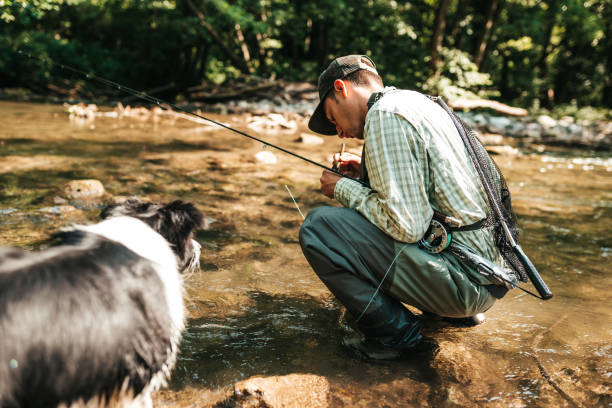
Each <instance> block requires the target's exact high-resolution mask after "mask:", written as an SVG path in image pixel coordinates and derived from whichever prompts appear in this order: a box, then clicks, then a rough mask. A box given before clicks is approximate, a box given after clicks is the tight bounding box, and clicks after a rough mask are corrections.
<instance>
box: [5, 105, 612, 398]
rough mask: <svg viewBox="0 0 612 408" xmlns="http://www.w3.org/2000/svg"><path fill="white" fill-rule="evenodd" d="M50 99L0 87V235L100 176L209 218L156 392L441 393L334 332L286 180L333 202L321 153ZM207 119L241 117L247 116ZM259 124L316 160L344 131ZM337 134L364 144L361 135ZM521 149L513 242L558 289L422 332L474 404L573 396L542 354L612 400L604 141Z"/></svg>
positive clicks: (510, 158) (326, 155) (334, 320)
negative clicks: (294, 385) (344, 343)
mask: <svg viewBox="0 0 612 408" xmlns="http://www.w3.org/2000/svg"><path fill="white" fill-rule="evenodd" d="M62 110H63V108H62V107H59V106H50V105H34V104H17V103H7V102H0V111H1V112H0V113H1V114H2V117H3V126H2V128H0V188H1V190H0V197H1V204H0V236H1V237H2V238H1V241H0V244H2V245H19V246H22V247H25V248H36V247H37V246H38V245H40V243H41V242H43V240H44V238H45V236H46V234H47V233H48V232H50V231H53V230H55V229H57V228H59V227H61V226H65V225H70V224H73V223H77V222H91V221H93V220H94V219H95V217H96V215H97V212H98V209H97V208H98V207H90V208H85V207H83V208H75V209H74V211H70V212H61V211H59V210H58V211H55V212H54V210H44V209H49V208H53V207H54V206H57V203H56V201H55V200H56V197H58V196H61V195H62V186H63V185H64V184H65V183H66V182H68V181H70V180H72V179H84V178H94V179H98V180H100V181H102V183H103V184H104V186H105V188H106V190H107V191H108V193H109V197H110V195H112V196H131V195H138V196H140V197H145V198H149V199H152V200H160V201H169V200H173V199H178V198H180V199H182V200H186V201H191V202H194V203H195V204H196V205H197V206H198V208H200V209H201V210H202V211H203V212H204V213H205V214H206V215H207V217H209V218H210V220H212V221H211V223H210V226H209V229H208V230H205V231H201V232H199V233H198V235H197V239H198V241H199V242H201V243H202V245H203V247H202V249H203V251H202V269H201V271H199V272H197V273H194V274H193V275H191V276H190V277H189V278H188V281H187V283H186V286H187V296H188V298H187V305H188V311H189V315H190V320H189V322H188V327H187V332H186V333H185V337H184V340H183V343H182V352H181V354H180V355H179V359H178V363H177V367H176V369H175V371H174V374H173V376H172V380H171V384H170V391H168V392H173V393H176V395H177V399H178V400H179V401H180V400H181V395H182V394H181V392H182V390H184V389H187V388H196V389H197V388H200V389H204V388H207V389H210V388H223V387H227V386H229V385H230V384H232V383H234V382H235V381H237V380H240V379H244V378H248V377H250V376H253V375H282V374H288V373H295V372H300V373H314V374H318V375H322V376H325V377H327V378H328V379H329V381H330V383H331V384H332V386H333V387H334V388H333V389H334V390H336V392H344V393H347V395H348V394H350V395H352V397H351V398H353V399H352V400H351V401H352V403H354V405H359V404H362V405H369V406H372V405H373V406H377V405H379V404H380V406H383V405H384V404H383V403H382V402H380V401H387V403H389V404H390V406H398V405H400V406H401V405H402V403H400V402H399V401H409V400H410V398H409V397H408V396H407V395H409V394H410V393H411V392H413V391H410V389H414V387H416V385H415V384H420V385H419V386H421V387H424V388H419V389H420V390H422V392H423V393H424V394H426V395H427V396H426V397H424V398H425V399H424V401H429V403H430V404H431V406H435V405H436V403H444V401H447V399H448V398H450V397H448V395H450V394H448V393H447V394H444V395H442V394H440V392H441V391H440V390H441V389H442V390H451V389H453V387H455V386H456V384H455V385H453V383H451V382H448V380H446V379H445V377H443V376H442V377H441V376H439V375H438V374H439V373H437V372H436V371H435V370H432V368H431V367H430V363H431V361H429V360H426V359H422V358H415V359H413V360H409V361H403V362H397V363H385V364H372V363H367V362H362V361H360V360H357V359H355V358H353V357H352V356H350V355H349V354H347V353H346V352H345V351H344V350H343V349H342V348H341V347H340V345H339V344H340V341H341V339H342V338H343V337H344V336H346V335H347V334H348V333H349V329H348V328H347V326H346V324H345V323H344V319H343V318H342V308H341V307H339V305H338V304H337V303H336V302H335V301H333V299H332V298H331V296H330V295H329V292H328V291H327V290H326V288H325V287H324V286H323V285H322V284H321V283H320V282H319V281H318V279H317V278H316V276H314V274H313V272H312V271H311V269H310V267H309V266H308V264H307V262H306V261H305V260H304V258H303V256H302V255H301V251H300V249H299V244H298V243H297V239H296V238H297V230H298V227H299V225H300V222H301V217H300V216H299V214H298V212H297V210H296V209H295V207H294V205H293V202H292V201H291V198H290V197H289V196H288V194H287V191H286V189H285V187H284V185H285V184H287V185H289V186H290V187H291V191H292V192H293V194H294V196H295V198H296V200H297V202H298V204H299V205H300V208H301V209H302V211H303V212H306V211H308V210H310V209H312V208H314V207H316V206H318V205H330V204H331V203H332V202H331V201H330V200H327V199H325V198H324V197H323V196H321V195H320V193H319V192H318V178H319V173H320V172H319V169H318V168H316V167H315V166H310V165H308V164H306V163H303V162H300V161H298V160H296V159H294V158H291V157H287V156H285V155H283V153H278V152H274V153H275V154H276V155H277V157H278V158H279V162H278V163H277V164H275V165H262V164H257V163H256V162H255V160H254V155H255V153H257V152H258V151H260V150H261V149H262V148H261V146H260V145H258V144H257V143H255V142H252V141H249V140H247V139H245V138H242V137H240V136H237V135H234V134H231V133H229V132H227V131H224V130H212V131H211V130H210V129H209V128H208V127H206V128H201V127H199V125H197V124H193V123H190V122H187V121H181V120H176V121H174V120H171V119H168V118H165V119H163V120H160V121H138V120H135V119H127V118H124V119H111V118H98V119H96V120H95V121H94V122H75V121H69V120H68V117H67V115H66V114H65V113H63V112H62ZM215 119H217V120H220V121H222V122H225V123H229V124H231V125H232V126H236V127H238V128H239V129H243V130H246V125H245V123H246V120H245V117H243V116H227V115H226V116H215ZM299 131H304V129H303V128H302V129H300V130H299ZM298 134H299V132H298ZM259 136H262V137H265V138H266V140H269V141H270V142H271V143H276V144H279V145H281V146H283V147H286V148H288V149H290V150H295V151H297V152H298V153H300V154H303V155H305V156H307V157H309V158H312V159H313V160H316V161H319V162H328V161H329V159H330V157H331V154H332V153H333V152H335V151H337V149H338V145H339V142H338V140H337V139H335V138H326V139H325V140H324V144H323V145H319V146H307V145H302V144H300V143H298V142H297V141H296V139H297V136H298V135H297V134H294V133H282V132H277V133H273V132H269V133H268V134H265V135H259ZM347 146H348V149H349V150H350V149H353V150H355V151H357V152H358V151H359V150H360V148H359V145H358V142H356V141H351V142H350V143H349V144H347ZM516 147H518V148H519V149H520V151H521V154H519V155H507V156H504V155H502V156H496V161H497V162H498V164H499V166H500V167H501V169H502V170H503V172H504V173H505V175H506V178H507V179H508V182H509V185H510V188H511V190H512V192H513V203H514V206H515V209H516V211H517V213H518V215H519V224H520V226H521V228H522V231H521V235H520V240H521V244H522V246H523V248H524V249H525V251H526V252H527V253H528V254H529V255H530V257H531V259H532V261H533V262H534V264H535V265H536V266H537V267H538V269H539V270H540V272H541V274H542V276H543V278H544V279H545V280H546V281H547V283H548V285H549V286H550V288H551V289H552V291H553V292H554V295H555V296H554V298H553V299H552V300H550V301H547V302H543V301H539V300H537V299H534V298H532V297H530V296H528V295H526V294H524V293H523V292H520V291H518V290H515V291H512V292H511V293H510V294H509V295H508V296H506V298H504V299H503V300H502V301H500V302H498V304H497V305H495V306H494V308H493V309H492V310H491V311H490V312H489V313H487V317H488V321H487V322H486V323H485V324H484V325H482V326H480V327H477V328H474V329H451V328H430V329H428V330H426V335H428V336H430V337H432V338H433V339H435V341H437V342H438V343H444V342H452V343H453V344H461V345H464V346H465V347H467V349H468V350H469V352H470V353H471V356H472V360H473V361H474V362H475V364H477V366H476V368H477V369H476V370H474V371H475V374H474V375H475V378H476V377H478V375H480V377H478V378H481V380H480V381H474V382H472V383H470V384H469V385H466V387H468V388H466V389H467V390H469V395H470V396H469V400H468V401H472V402H473V403H477V404H485V405H486V404H495V403H498V404H500V405H499V406H525V405H537V406H563V405H564V404H567V402H566V401H565V400H564V399H563V398H562V397H561V396H560V394H559V393H558V392H556V391H555V390H554V389H553V388H552V387H551V385H550V383H549V382H548V381H547V380H546V379H545V378H544V376H543V375H542V372H541V368H540V367H538V364H540V365H541V366H542V368H543V369H544V370H545V372H546V373H547V374H548V375H549V376H550V378H551V379H552V380H553V381H554V382H555V383H556V384H558V385H559V386H560V387H561V388H562V389H563V390H565V392H567V393H568V394H570V395H571V396H572V397H573V398H575V399H576V400H577V401H581V402H582V403H583V404H585V406H589V405H595V406H612V405H611V404H612V399H611V397H610V386H611V383H612V345H611V344H612V342H611V341H610V340H611V338H612V324H611V323H612V309H611V308H610V306H611V302H610V300H609V299H610V297H609V293H611V292H612V277H611V276H610V273H609V271H610V253H611V251H612V232H611V229H612V222H611V221H610V219H611V218H612V189H611V188H610V187H611V185H612V184H610V176H611V175H612V158H611V155H610V154H609V153H605V152H585V151H573V150H569V149H551V148H543V147H537V146H536V147H533V146H520V145H519V146H516ZM269 151H271V150H269ZM107 199H108V198H107ZM102 204H103V203H99V205H102ZM478 373H480V374H478ZM483 373H488V374H487V376H486V378H483V377H485V375H484V374H483ZM339 390H342V391H339ZM445 392H446V391H445ZM449 392H450V391H449ZM466 392H467V391H466ZM402 393H404V394H402ZM402 395H403V396H402ZM410 395H412V394H410ZM441 395H442V396H441ZM394 398H395V399H396V400H394ZM405 404H406V406H411V405H412V403H408V402H405ZM179 405H180V403H179Z"/></svg>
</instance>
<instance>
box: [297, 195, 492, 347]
mask: <svg viewBox="0 0 612 408" xmlns="http://www.w3.org/2000/svg"><path fill="white" fill-rule="evenodd" d="M300 244H301V246H302V251H303V252H304V255H305V257H306V259H307V260H308V262H309V263H310V265H311V266H312V268H313V269H314V271H315V273H316V274H317V275H318V276H319V278H320V279H321V281H322V282H323V283H324V284H325V285H326V286H327V287H328V288H329V290H330V291H331V292H332V293H333V294H334V295H335V296H336V298H338V300H340V302H341V303H342V304H343V305H344V306H345V307H346V308H347V310H348V311H349V312H350V313H351V315H352V316H354V317H355V318H359V321H358V325H359V328H360V330H361V331H362V332H363V334H364V335H365V336H366V337H368V338H375V339H378V340H379V341H380V342H382V343H383V344H386V345H389V346H393V347H400V348H401V347H411V346H412V345H414V344H416V343H418V341H419V340H420V339H421V335H420V328H421V326H420V323H419V322H418V319H417V318H416V317H415V316H414V315H413V314H412V313H411V312H410V311H409V310H408V309H407V308H405V307H404V306H403V305H402V303H406V304H409V305H412V306H415V307H417V308H419V309H420V310H422V311H427V312H432V313H435V314H437V315H440V316H449V317H467V316H474V315H475V314H477V313H481V312H484V311H486V310H488V309H489V308H490V307H491V306H493V304H494V303H495V298H494V297H493V296H492V295H491V294H490V293H489V291H488V290H487V288H486V285H487V283H488V282H487V281H486V279H484V278H483V277H482V276H481V275H479V274H478V273H477V272H475V271H472V270H471V269H470V268H468V267H467V266H465V265H463V264H462V263H461V262H460V261H459V260H457V259H455V257H454V256H453V255H452V254H449V253H445V252H443V253H441V254H430V253H428V252H425V251H424V250H422V249H420V248H419V247H418V246H417V245H416V244H404V243H401V242H397V241H395V240H393V239H392V238H391V237H389V236H388V235H386V234H385V233H384V232H382V231H381V230H379V229H378V228H377V227H376V226H374V225H373V224H372V223H370V222H369V221H368V220H366V219H365V218H364V217H363V216H362V215H361V214H359V213H358V212H357V211H355V210H352V209H349V208H342V207H318V208H315V209H314V210H312V211H310V213H309V214H308V216H307V217H306V220H305V221H304V223H303V224H302V227H301V228H300ZM399 251H401V253H400V254H399V255H398V256H397V259H396V260H395V262H393V260H394V259H395V258H396V255H397V254H398V252H399ZM392 263H393V265H391V264H392ZM387 272H388V273H387ZM385 274H387V276H386V278H385V280H384V282H383V284H382V286H381V287H380V290H379V291H378V292H377V288H378V287H379V284H380V282H381V280H382V279H383V276H385ZM366 306H367V309H366ZM364 310H365V312H364Z"/></svg>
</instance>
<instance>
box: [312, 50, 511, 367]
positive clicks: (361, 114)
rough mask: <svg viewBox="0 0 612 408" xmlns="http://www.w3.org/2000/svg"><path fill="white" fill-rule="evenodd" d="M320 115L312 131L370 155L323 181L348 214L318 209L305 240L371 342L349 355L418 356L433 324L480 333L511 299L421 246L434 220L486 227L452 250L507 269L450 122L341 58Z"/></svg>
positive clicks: (355, 59) (345, 158)
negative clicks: (451, 323) (456, 323)
mask: <svg viewBox="0 0 612 408" xmlns="http://www.w3.org/2000/svg"><path fill="white" fill-rule="evenodd" d="M318 88H319V97H320V101H319V105H318V106H317V108H316V110H315V111H314V113H313V115H312V117H311V119H310V122H309V124H308V126H309V128H310V129H311V130H312V131H314V132H317V133H320V134H323V135H335V134H337V135H338V136H339V137H340V138H357V139H363V140H364V148H363V153H362V156H361V157H359V156H356V155H353V154H350V153H344V154H336V155H335V156H334V162H335V164H337V165H338V166H339V167H338V168H339V170H340V172H342V173H343V174H345V175H349V176H352V177H353V178H359V179H360V180H362V181H364V182H365V183H366V185H369V186H370V187H368V186H366V185H364V184H362V183H359V182H357V181H355V180H352V179H351V178H347V177H341V176H339V175H338V174H335V173H333V172H330V171H327V170H324V171H323V174H322V175H321V179H320V181H321V191H322V193H323V194H324V195H326V196H327V197H329V198H333V199H335V200H337V201H338V202H339V203H340V204H342V206H343V207H319V208H315V209H314V210H312V211H311V212H310V213H309V214H308V217H307V218H306V220H305V221H304V223H303V225H302V227H301V229H300V244H301V246H302V250H303V252H304V255H305V257H306V258H307V260H308V262H309V263H310V265H311V266H312V268H313V269H314V271H315V272H316V274H317V275H318V276H319V278H320V279H321V281H322V282H323V283H324V284H325V285H326V286H327V287H328V288H329V290H330V291H331V292H332V293H333V294H334V295H335V296H336V298H337V299H338V300H339V301H340V302H341V303H342V304H343V305H344V306H345V307H346V309H347V310H348V311H349V312H350V314H351V315H352V316H353V317H354V318H355V319H356V321H357V325H358V327H359V329H360V331H361V332H362V333H363V335H364V336H365V337H361V336H359V337H356V338H353V339H347V340H345V345H347V346H349V347H351V348H352V349H354V350H356V351H358V352H359V353H360V354H362V355H364V356H366V357H371V358H395V357H397V356H399V355H400V354H403V353H406V352H408V353H410V351H411V350H415V349H414V346H416V345H417V344H418V343H419V342H420V341H421V340H422V335H421V333H420V332H421V323H420V319H419V318H417V316H415V315H413V314H412V313H411V312H410V311H409V310H408V309H407V308H405V307H404V305H402V303H405V304H408V305H412V306H415V307H416V308H418V309H420V310H421V311H423V312H424V313H426V314H430V315H432V314H433V315H437V316H444V317H448V318H458V319H463V321H464V322H473V324H477V323H479V322H480V321H482V318H483V316H482V315H480V314H481V313H483V312H485V311H486V310H488V309H489V308H490V307H491V306H493V304H494V303H495V300H496V299H497V298H501V297H502V296H503V295H505V293H506V291H507V289H506V288H505V287H502V286H496V285H492V284H491V282H489V281H488V280H487V279H486V278H485V277H484V276H482V275H480V274H478V273H477V272H476V271H474V270H473V269H471V268H470V267H469V266H467V265H466V264H464V263H463V262H462V261H461V260H460V259H457V258H455V256H454V255H453V254H451V253H449V252H447V251H443V252H441V253H430V252H427V251H425V250H423V249H422V248H421V247H420V246H419V245H418V243H417V242H418V241H419V240H420V239H421V238H423V236H424V234H425V232H426V231H427V229H428V228H429V226H430V222H431V220H432V217H433V214H434V210H436V211H439V212H440V213H443V214H445V215H448V216H452V217H454V218H456V219H458V220H459V221H460V222H461V224H462V225H464V226H478V227H477V228H467V230H464V231H461V230H459V231H457V232H455V233H453V239H454V240H456V241H457V242H461V243H462V244H465V245H467V246H469V247H470V248H472V250H474V251H475V252H477V253H478V254H479V255H481V256H482V257H484V258H486V259H488V260H490V261H492V262H494V263H495V264H497V265H503V260H502V257H501V254H500V252H499V250H498V249H497V248H496V246H495V242H494V238H493V232H492V228H491V227H489V228H482V227H480V226H479V222H480V221H481V220H484V219H486V218H487V212H488V206H487V198H486V195H485V192H484V191H483V188H482V185H481V182H480V180H479V178H478V174H477V173H476V171H475V170H474V167H473V164H472V162H471V159H470V157H469V155H468V153H467V150H466V148H465V146H464V144H463V142H462V139H461V137H460V135H459V133H458V131H457V129H456V128H455V126H454V124H453V121H452V120H451V117H450V116H449V114H448V113H447V112H445V111H444V110H443V109H442V108H441V107H440V106H439V105H438V104H437V103H435V102H433V101H432V100H430V99H429V98H428V97H426V96H425V95H422V94H420V93H418V92H414V91H408V90H400V89H395V88H392V87H386V88H385V87H384V86H383V82H382V79H381V77H380V76H379V75H378V72H377V71H376V68H375V64H374V62H373V61H372V60H371V59H369V58H368V57H366V56H362V55H349V56H344V57H340V58H337V59H335V60H334V61H333V62H332V63H331V64H330V65H329V67H328V68H327V69H326V70H325V71H323V73H322V74H321V76H320V77H319V84H318Z"/></svg>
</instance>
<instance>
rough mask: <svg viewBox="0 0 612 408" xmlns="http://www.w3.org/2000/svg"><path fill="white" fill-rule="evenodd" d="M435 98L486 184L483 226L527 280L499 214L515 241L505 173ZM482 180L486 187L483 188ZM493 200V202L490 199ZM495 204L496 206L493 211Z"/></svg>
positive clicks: (518, 274) (452, 112)
mask: <svg viewBox="0 0 612 408" xmlns="http://www.w3.org/2000/svg"><path fill="white" fill-rule="evenodd" d="M432 99H433V100H434V101H435V102H437V103H438V104H439V105H440V106H441V107H442V108H443V109H444V110H445V111H446V112H447V113H448V114H449V115H450V116H451V119H453V122H454V123H455V126H456V127H457V130H458V131H459V134H460V135H461V138H462V139H463V141H464V143H465V145H466V148H467V149H468V152H469V153H470V157H471V159H472V162H473V163H474V167H475V169H476V171H477V172H478V175H479V176H480V181H481V183H482V184H483V187H484V188H485V192H486V191H487V190H489V194H487V199H488V201H489V215H488V217H487V219H486V220H485V222H484V223H483V226H484V227H488V226H493V227H494V228H493V234H494V237H495V245H496V246H497V248H498V249H499V251H500V252H501V254H502V256H503V257H504V259H505V260H506V262H507V263H508V265H509V266H510V267H511V269H512V272H513V273H514V274H515V275H516V277H517V278H518V279H520V280H521V281H523V282H526V281H527V272H526V271H525V267H524V266H523V264H522V262H521V261H520V260H519V258H518V257H517V256H516V254H515V253H514V251H513V250H512V244H511V242H510V240H509V238H508V237H507V235H506V233H505V232H504V228H503V227H502V223H501V220H500V219H499V215H498V213H499V214H501V217H503V220H504V221H505V223H506V226H507V227H508V230H509V231H510V234H511V235H512V238H513V239H514V242H516V243H518V235H519V231H518V228H517V225H516V221H517V220H516V214H515V213H514V210H513V209H512V198H511V196H510V190H509V189H508V185H507V184H506V180H505V178H504V175H503V174H502V172H501V170H500V169H499V167H497V164H496V163H495V162H494V161H493V159H492V158H491V156H490V155H489V153H488V152H487V150H486V149H485V147H484V145H483V144H482V142H481V141H480V139H478V137H477V136H476V134H475V133H474V131H473V130H472V129H471V128H470V126H468V125H467V124H466V123H465V122H464V121H463V120H462V119H461V118H460V117H459V116H457V114H456V113H455V112H454V111H453V110H452V109H451V108H449V107H448V106H447V105H446V103H444V101H443V100H442V98H439V97H438V98H432ZM485 184H487V185H488V187H489V188H486V186H485ZM492 201H493V202H492ZM494 207H496V208H499V211H496V210H495V209H494Z"/></svg>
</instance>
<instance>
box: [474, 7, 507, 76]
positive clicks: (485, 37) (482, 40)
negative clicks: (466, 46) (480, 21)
mask: <svg viewBox="0 0 612 408" xmlns="http://www.w3.org/2000/svg"><path fill="white" fill-rule="evenodd" d="M502 1H503V0H491V2H490V3H489V8H488V10H487V20H486V22H485V25H484V27H483V29H482V31H481V32H480V37H479V38H478V42H477V43H476V52H475V53H474V63H475V64H476V66H477V67H478V70H480V67H481V66H482V63H483V61H484V57H485V51H486V50H487V46H488V44H489V38H490V33H491V32H492V29H493V24H495V20H496V17H497V16H498V15H499V12H498V11H500V10H501V2H502Z"/></svg>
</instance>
